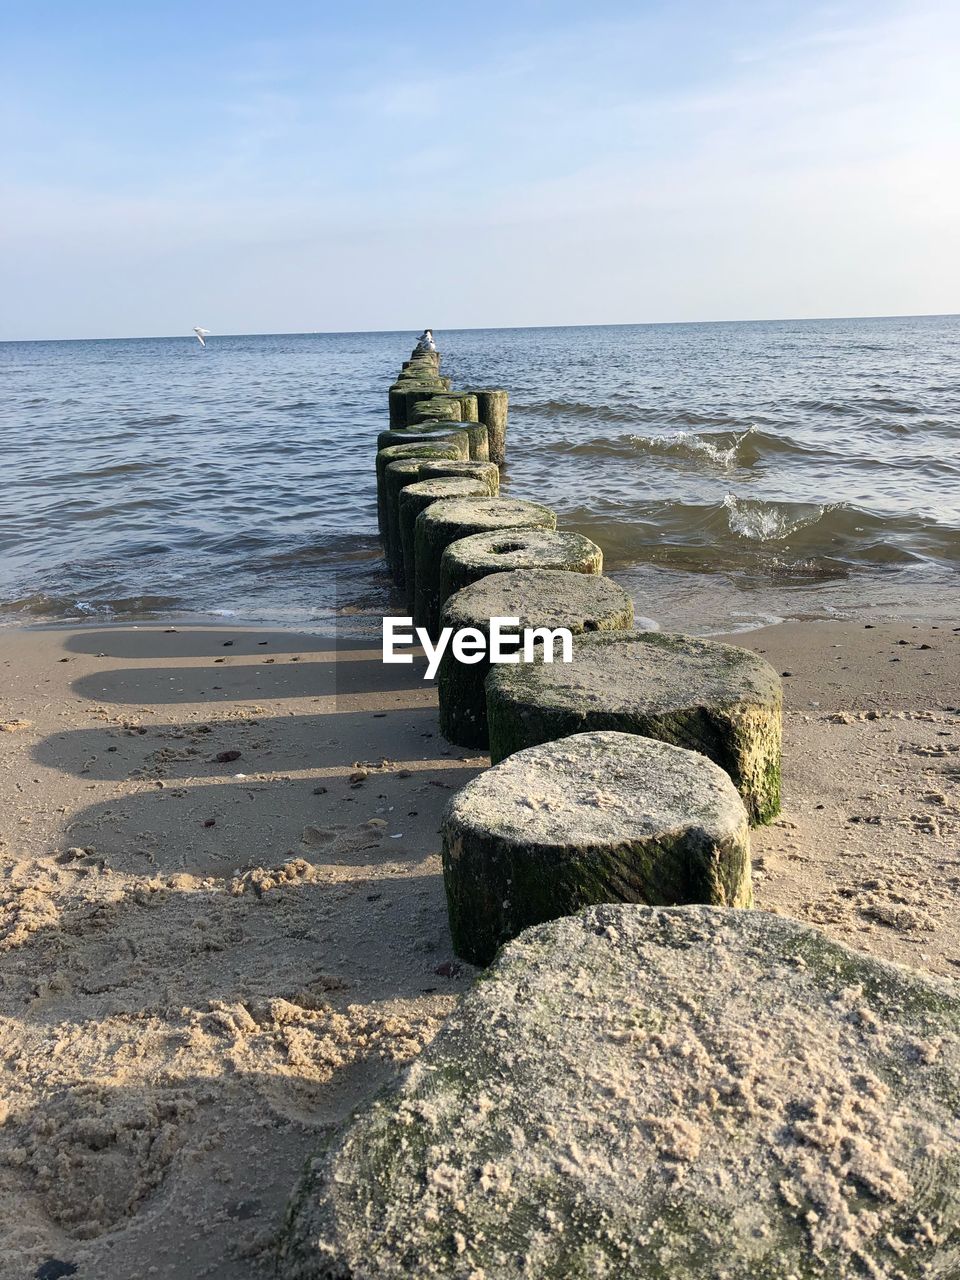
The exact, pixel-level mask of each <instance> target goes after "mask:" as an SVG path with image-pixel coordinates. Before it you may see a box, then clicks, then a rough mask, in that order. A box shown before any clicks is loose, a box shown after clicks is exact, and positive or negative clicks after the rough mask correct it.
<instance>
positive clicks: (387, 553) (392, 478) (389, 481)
mask: <svg viewBox="0 0 960 1280" xmlns="http://www.w3.org/2000/svg"><path fill="white" fill-rule="evenodd" d="M426 465H427V461H426V459H424V458H397V459H396V460H395V461H394V462H391V463H389V464H388V466H387V469H386V471H385V472H384V473H383V502H384V512H385V529H384V536H383V554H384V558H385V560H386V562H387V566H388V568H389V569H390V572H391V573H392V574H393V580H394V582H395V583H396V584H397V586H398V587H402V586H403V554H402V552H401V550H400V525H399V516H400V494H401V493H402V491H403V490H404V489H405V488H406V487H407V485H411V484H416V483H417V481H418V480H420V479H422V478H423V468H424V467H425V466H426Z"/></svg>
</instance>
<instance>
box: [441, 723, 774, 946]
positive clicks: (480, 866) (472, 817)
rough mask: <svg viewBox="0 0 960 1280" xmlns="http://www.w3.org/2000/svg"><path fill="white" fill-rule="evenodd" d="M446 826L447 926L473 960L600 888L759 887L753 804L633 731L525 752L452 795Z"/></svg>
mask: <svg viewBox="0 0 960 1280" xmlns="http://www.w3.org/2000/svg"><path fill="white" fill-rule="evenodd" d="M441 834H442V837H443V882H444V887H445V889H446V893H447V910H448V914H449V918H450V935H451V937H452V938H453V948H454V951H455V952H456V953H457V955H458V956H460V957H461V958H462V959H464V960H469V961H470V963H471V964H481V965H482V964H489V963H490V961H491V960H492V959H493V957H494V955H495V954H496V953H497V951H498V950H499V948H500V947H501V946H502V945H503V943H504V942H508V941H509V940H510V939H511V938H515V937H516V936H517V934H518V933H520V932H522V930H524V929H526V928H527V927H528V926H530V925H533V924H542V923H544V922H545V921H547V920H554V919H557V918H558V917H559V916H568V915H573V913H574V912H576V911H579V910H580V909H581V908H582V907H586V906H590V905H592V904H594V903H598V902H643V903H646V904H647V905H648V906H660V905H662V906H674V905H677V904H680V903H688V902H704V903H707V904H711V905H714V906H726V907H749V906H750V905H751V903H752V901H753V896H752V888H751V881H750V835H749V826H748V823H747V813H746V810H745V809H744V807H743V802H742V800H741V799H740V797H739V795H738V794H737V790H736V788H735V787H734V785H733V783H732V782H731V781H730V778H729V776H728V775H727V774H726V773H725V772H724V771H723V769H721V768H720V767H719V766H718V765H715V764H714V763H713V762H712V761H710V760H708V759H707V758H706V756H703V755H700V753H699V752H696V751H686V750H684V749H683V748H682V747H674V746H671V745H670V744H669V743H666V742H657V741H655V740H654V739H653V738H641V737H638V736H637V735H636V734H632V733H609V732H606V733H582V734H575V735H574V736H573V737H570V738H564V739H563V740H562V741H560V742H547V743H544V744H543V745H541V746H539V747H528V748H527V750H526V751H519V752H517V753H516V754H515V755H512V756H510V757H509V758H508V759H507V760H504V761H503V762H502V763H501V764H498V765H495V766H494V767H493V768H492V769H488V770H486V771H485V772H484V773H481V774H480V775H479V777H477V778H474V779H473V781H472V782H468V783H467V785H466V786H465V787H463V788H462V789H461V790H460V791H458V792H457V794H456V795H455V796H453V798H452V799H451V801H450V803H449V804H448V806H447V808H446V811H445V813H444V817H443V822H442V824H441Z"/></svg>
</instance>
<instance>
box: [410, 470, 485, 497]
mask: <svg viewBox="0 0 960 1280" xmlns="http://www.w3.org/2000/svg"><path fill="white" fill-rule="evenodd" d="M440 476H460V477H464V476H469V477H470V479H471V480H482V481H483V482H484V484H485V485H486V486H487V488H488V490H489V496H490V497H491V498H495V497H496V496H497V494H498V493H499V492H500V468H499V467H498V466H497V464H496V463H495V462H479V461H478V462H460V461H457V462H426V463H424V466H423V472H422V478H423V479H424V480H436V479H438V478H439V477H440Z"/></svg>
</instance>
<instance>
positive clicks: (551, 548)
mask: <svg viewBox="0 0 960 1280" xmlns="http://www.w3.org/2000/svg"><path fill="white" fill-rule="evenodd" d="M506 569H567V570H569V571H571V572H572V573H602V572H603V552H602V551H601V550H600V548H599V547H598V546H597V544H596V543H595V542H591V540H590V539H589V538H585V537H584V536H583V534H581V533H562V532H559V531H554V530H547V529H512V530H511V531H510V532H509V533H475V534H473V535H472V536H471V537H469V538H460V539H459V541H457V542H451V544H450V546H449V547H447V549H446V550H445V551H444V553H443V558H442V560H441V561H440V606H441V608H442V607H443V604H444V602H445V601H446V600H447V599H448V598H449V597H450V596H452V595H453V593H454V592H455V591H459V590H460V589H461V587H466V586H469V585H470V583H471V582H476V581H477V580H478V579H479V578H483V577H486V575H487V574H488V573H498V572H500V571H501V570H506Z"/></svg>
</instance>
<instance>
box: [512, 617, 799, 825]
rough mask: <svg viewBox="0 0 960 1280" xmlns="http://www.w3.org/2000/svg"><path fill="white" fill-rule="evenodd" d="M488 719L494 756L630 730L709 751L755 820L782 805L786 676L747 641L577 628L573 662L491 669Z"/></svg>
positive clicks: (773, 813)
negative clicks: (596, 732) (582, 632)
mask: <svg viewBox="0 0 960 1280" xmlns="http://www.w3.org/2000/svg"><path fill="white" fill-rule="evenodd" d="M487 719H488V723H489V727H490V756H491V759H492V760H493V761H494V763H496V761H498V760H502V759H504V757H506V756H508V755H510V754H511V753H512V752H514V751H520V750H522V749H523V748H524V747H529V746H533V745H534V744H535V743H538V742H549V741H551V740H553V739H555V738H565V737H567V736H568V735H569V734H571V733H583V732H585V731H587V730H592V729H616V730H622V731H624V732H627V733H638V734H642V735H645V736H647V737H651V738H660V739H662V740H663V741H664V742H672V743H674V744H675V745H676V746H679V747H688V748H690V750H693V751H702V752H703V754H704V755H705V756H708V757H709V758H710V759H711V760H713V761H715V762H716V763H717V764H718V765H720V767H721V768H723V769H726V770H727V772H728V773H729V774H730V776H731V778H732V779H733V781H734V784H735V785H736V787H737V789H738V790H739V792H740V794H741V795H742V796H743V800H744V803H745V804H746V806H747V812H748V813H749V814H750V819H751V821H752V822H754V823H763V822H769V821H771V819H773V818H774V817H776V815H777V813H779V811H780V752H781V720H782V692H781V687H780V679H779V677H778V676H777V673H776V672H775V671H774V670H773V668H772V667H771V666H770V665H769V664H768V663H766V662H764V660H763V659H762V658H760V657H758V655H757V654H755V653H751V652H750V651H749V650H747V649H740V648H738V647H736V646H734V645H728V644H717V643H716V642H714V641H711V640H700V639H697V638H695V637H693V636H683V635H669V634H664V633H662V632H658V631H641V632H634V633H620V634H617V633H605V634H602V635H592V636H580V637H576V638H575V639H574V660H573V662H572V663H569V664H564V665H563V666H556V665H554V666H547V665H544V664H542V663H539V662H537V663H531V664H527V665H524V666H521V667H505V666H500V667H497V668H495V669H494V670H493V671H491V673H490V675H489V677H488V678H487Z"/></svg>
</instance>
